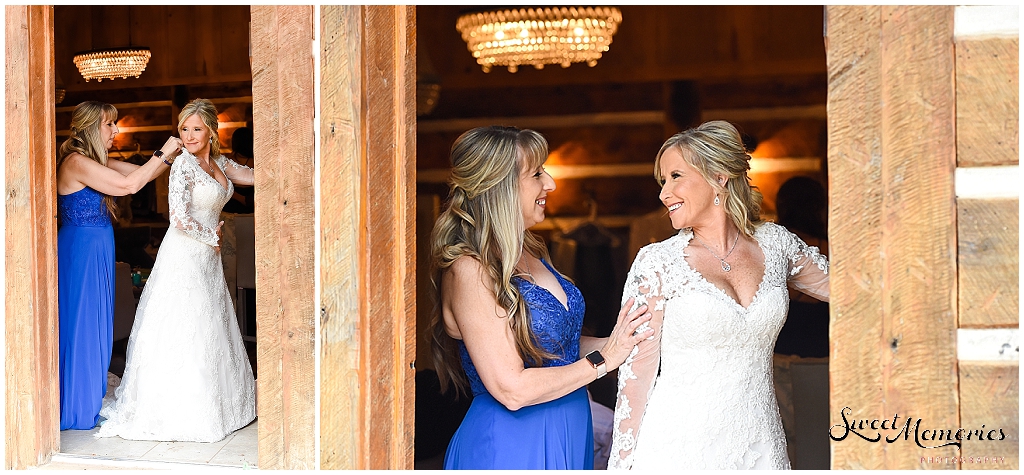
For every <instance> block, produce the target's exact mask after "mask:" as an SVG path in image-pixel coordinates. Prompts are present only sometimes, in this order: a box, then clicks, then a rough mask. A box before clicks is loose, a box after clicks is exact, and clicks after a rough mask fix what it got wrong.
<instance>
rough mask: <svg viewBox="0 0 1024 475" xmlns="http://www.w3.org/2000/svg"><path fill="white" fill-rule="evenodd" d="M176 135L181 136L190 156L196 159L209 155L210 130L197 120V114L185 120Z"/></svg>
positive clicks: (201, 121) (200, 120)
mask: <svg viewBox="0 0 1024 475" xmlns="http://www.w3.org/2000/svg"><path fill="white" fill-rule="evenodd" d="M178 133H180V134H181V141H182V142H184V143H185V148H186V149H187V150H188V152H189V153H191V154H192V155H195V156H197V157H198V156H200V155H201V154H205V155H209V154H210V138H211V137H210V129H209V128H208V127H206V124H204V123H203V120H202V119H200V118H199V114H192V115H191V116H189V117H188V118H187V119H185V122H184V123H183V124H182V125H181V130H179V131H178Z"/></svg>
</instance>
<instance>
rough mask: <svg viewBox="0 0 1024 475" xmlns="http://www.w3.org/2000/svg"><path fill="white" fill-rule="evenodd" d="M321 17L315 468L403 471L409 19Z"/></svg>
mask: <svg viewBox="0 0 1024 475" xmlns="http://www.w3.org/2000/svg"><path fill="white" fill-rule="evenodd" d="M320 11H321V25H320V26H321V28H322V30H321V31H322V40H321V50H320V57H321V86H320V87H321V110H322V117H321V121H320V124H321V128H320V140H321V155H320V156H321V169H320V176H321V182H320V190H321V191H320V193H321V195H320V196H321V203H320V213H321V214H320V216H321V229H322V234H321V241H320V242H321V261H320V272H321V295H320V299H321V308H320V336H321V350H320V381H321V386H320V467H321V468H323V469H363V470H366V469H411V468H413V465H412V462H413V436H414V434H413V429H414V427H413V423H412V422H413V419H414V416H413V414H414V411H413V408H414V404H415V392H414V390H415V388H414V387H413V384H414V372H415V368H416V360H415V355H416V338H415V329H416V321H415V315H416V300H415V297H414V295H415V291H416V290H415V276H416V268H415V264H416V249H415V247H414V246H415V244H416V241H415V230H416V216H415V214H414V213H413V210H414V209H415V201H414V200H415V196H416V195H415V191H414V190H415V188H414V187H415V181H414V177H415V172H416V143H415V137H416V129H415V127H416V122H415V110H416V96H415V90H416V89H415V87H416V83H415V58H416V42H415V41H414V39H415V37H416V36H415V35H416V8H415V7H409V6H323V7H321V10H320Z"/></svg>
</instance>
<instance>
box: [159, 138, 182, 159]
mask: <svg viewBox="0 0 1024 475" xmlns="http://www.w3.org/2000/svg"><path fill="white" fill-rule="evenodd" d="M181 146H182V142H181V139H179V138H178V137H174V136H171V137H168V138H167V141H166V142H164V145H163V147H160V151H161V152H163V153H164V159H166V160H167V161H173V160H172V159H173V158H174V157H176V156H177V155H178V152H180V151H181Z"/></svg>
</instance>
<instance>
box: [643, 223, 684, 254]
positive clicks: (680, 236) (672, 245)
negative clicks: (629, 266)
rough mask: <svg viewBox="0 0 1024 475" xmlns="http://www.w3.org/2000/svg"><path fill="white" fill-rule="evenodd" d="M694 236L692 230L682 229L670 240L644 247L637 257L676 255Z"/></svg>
mask: <svg viewBox="0 0 1024 475" xmlns="http://www.w3.org/2000/svg"><path fill="white" fill-rule="evenodd" d="M692 236H693V234H692V233H691V231H690V228H684V229H681V230H679V232H677V233H676V234H673V235H672V236H671V237H669V238H668V239H664V240H661V241H658V242H653V243H650V244H648V245H646V246H644V247H641V248H640V252H639V253H637V256H640V255H650V256H656V255H663V254H675V253H677V252H679V251H680V250H682V249H683V248H685V247H686V245H687V244H688V243H689V242H690V238H691V237H692Z"/></svg>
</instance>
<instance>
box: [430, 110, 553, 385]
mask: <svg viewBox="0 0 1024 475" xmlns="http://www.w3.org/2000/svg"><path fill="white" fill-rule="evenodd" d="M547 156H548V143H547V140H545V139H544V137H543V136H542V135H540V134H539V133H537V132H534V131H532V130H526V129H518V128H515V127H499V126H491V127H478V128H475V129H472V130H470V131H468V132H465V133H463V134H462V135H461V136H459V138H458V139H456V140H455V143H454V144H453V145H452V149H451V165H452V171H451V179H450V180H449V185H450V186H451V192H450V194H449V197H448V201H447V203H446V204H445V208H444V211H443V212H442V213H441V215H440V216H439V217H438V218H437V222H436V223H435V225H434V230H433V233H431V236H430V282H431V286H432V287H431V291H432V296H433V300H434V308H433V315H432V316H431V322H430V334H431V337H432V341H431V350H432V352H433V356H434V365H435V368H436V369H437V375H438V378H439V379H440V381H441V387H442V389H443V390H447V387H448V384H449V383H452V384H454V385H455V386H456V388H457V390H459V391H461V390H463V389H465V387H466V384H467V381H466V377H465V373H464V372H463V371H462V367H461V357H460V355H459V351H458V345H457V344H456V342H455V339H454V338H452V337H451V336H449V335H448V333H447V332H446V331H445V329H444V318H443V316H442V314H441V280H442V279H443V278H444V274H445V271H447V270H448V268H449V267H451V265H452V264H453V263H454V262H455V260H456V259H458V258H460V257H462V256H470V257H472V258H474V259H476V260H478V261H480V264H481V265H482V266H483V268H484V269H485V270H486V272H487V274H488V276H489V277H490V278H491V281H492V282H493V287H492V289H491V290H492V291H493V292H494V295H495V297H496V299H497V301H498V305H501V307H502V308H504V309H505V311H506V312H507V315H508V325H509V327H511V329H512V333H513V335H514V337H515V342H516V349H517V350H518V352H519V356H520V357H522V359H523V361H524V362H525V363H526V364H527V365H528V366H530V365H540V364H541V363H542V362H543V361H544V360H549V359H551V358H553V355H551V354H550V353H549V352H547V351H545V350H544V349H543V348H541V347H540V346H539V344H538V341H537V336H536V335H535V334H534V332H533V329H532V327H531V325H530V322H531V320H530V312H529V310H528V308H527V306H526V302H525V301H524V300H523V298H522V295H521V294H520V293H519V290H518V289H517V288H516V286H515V285H513V284H512V277H513V275H514V274H515V266H516V264H517V263H518V262H519V259H520V257H521V256H522V252H523V250H524V249H525V250H526V251H527V252H529V253H530V254H532V255H534V256H537V257H540V258H544V259H547V258H548V252H547V248H546V247H545V246H544V244H543V243H542V242H541V241H540V239H539V238H537V237H536V236H535V235H534V234H533V233H531V232H529V231H526V230H525V225H524V222H523V211H522V208H521V205H520V203H519V174H520V172H521V171H522V170H525V169H534V168H537V167H540V166H541V165H542V164H543V163H544V161H545V160H547Z"/></svg>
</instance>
